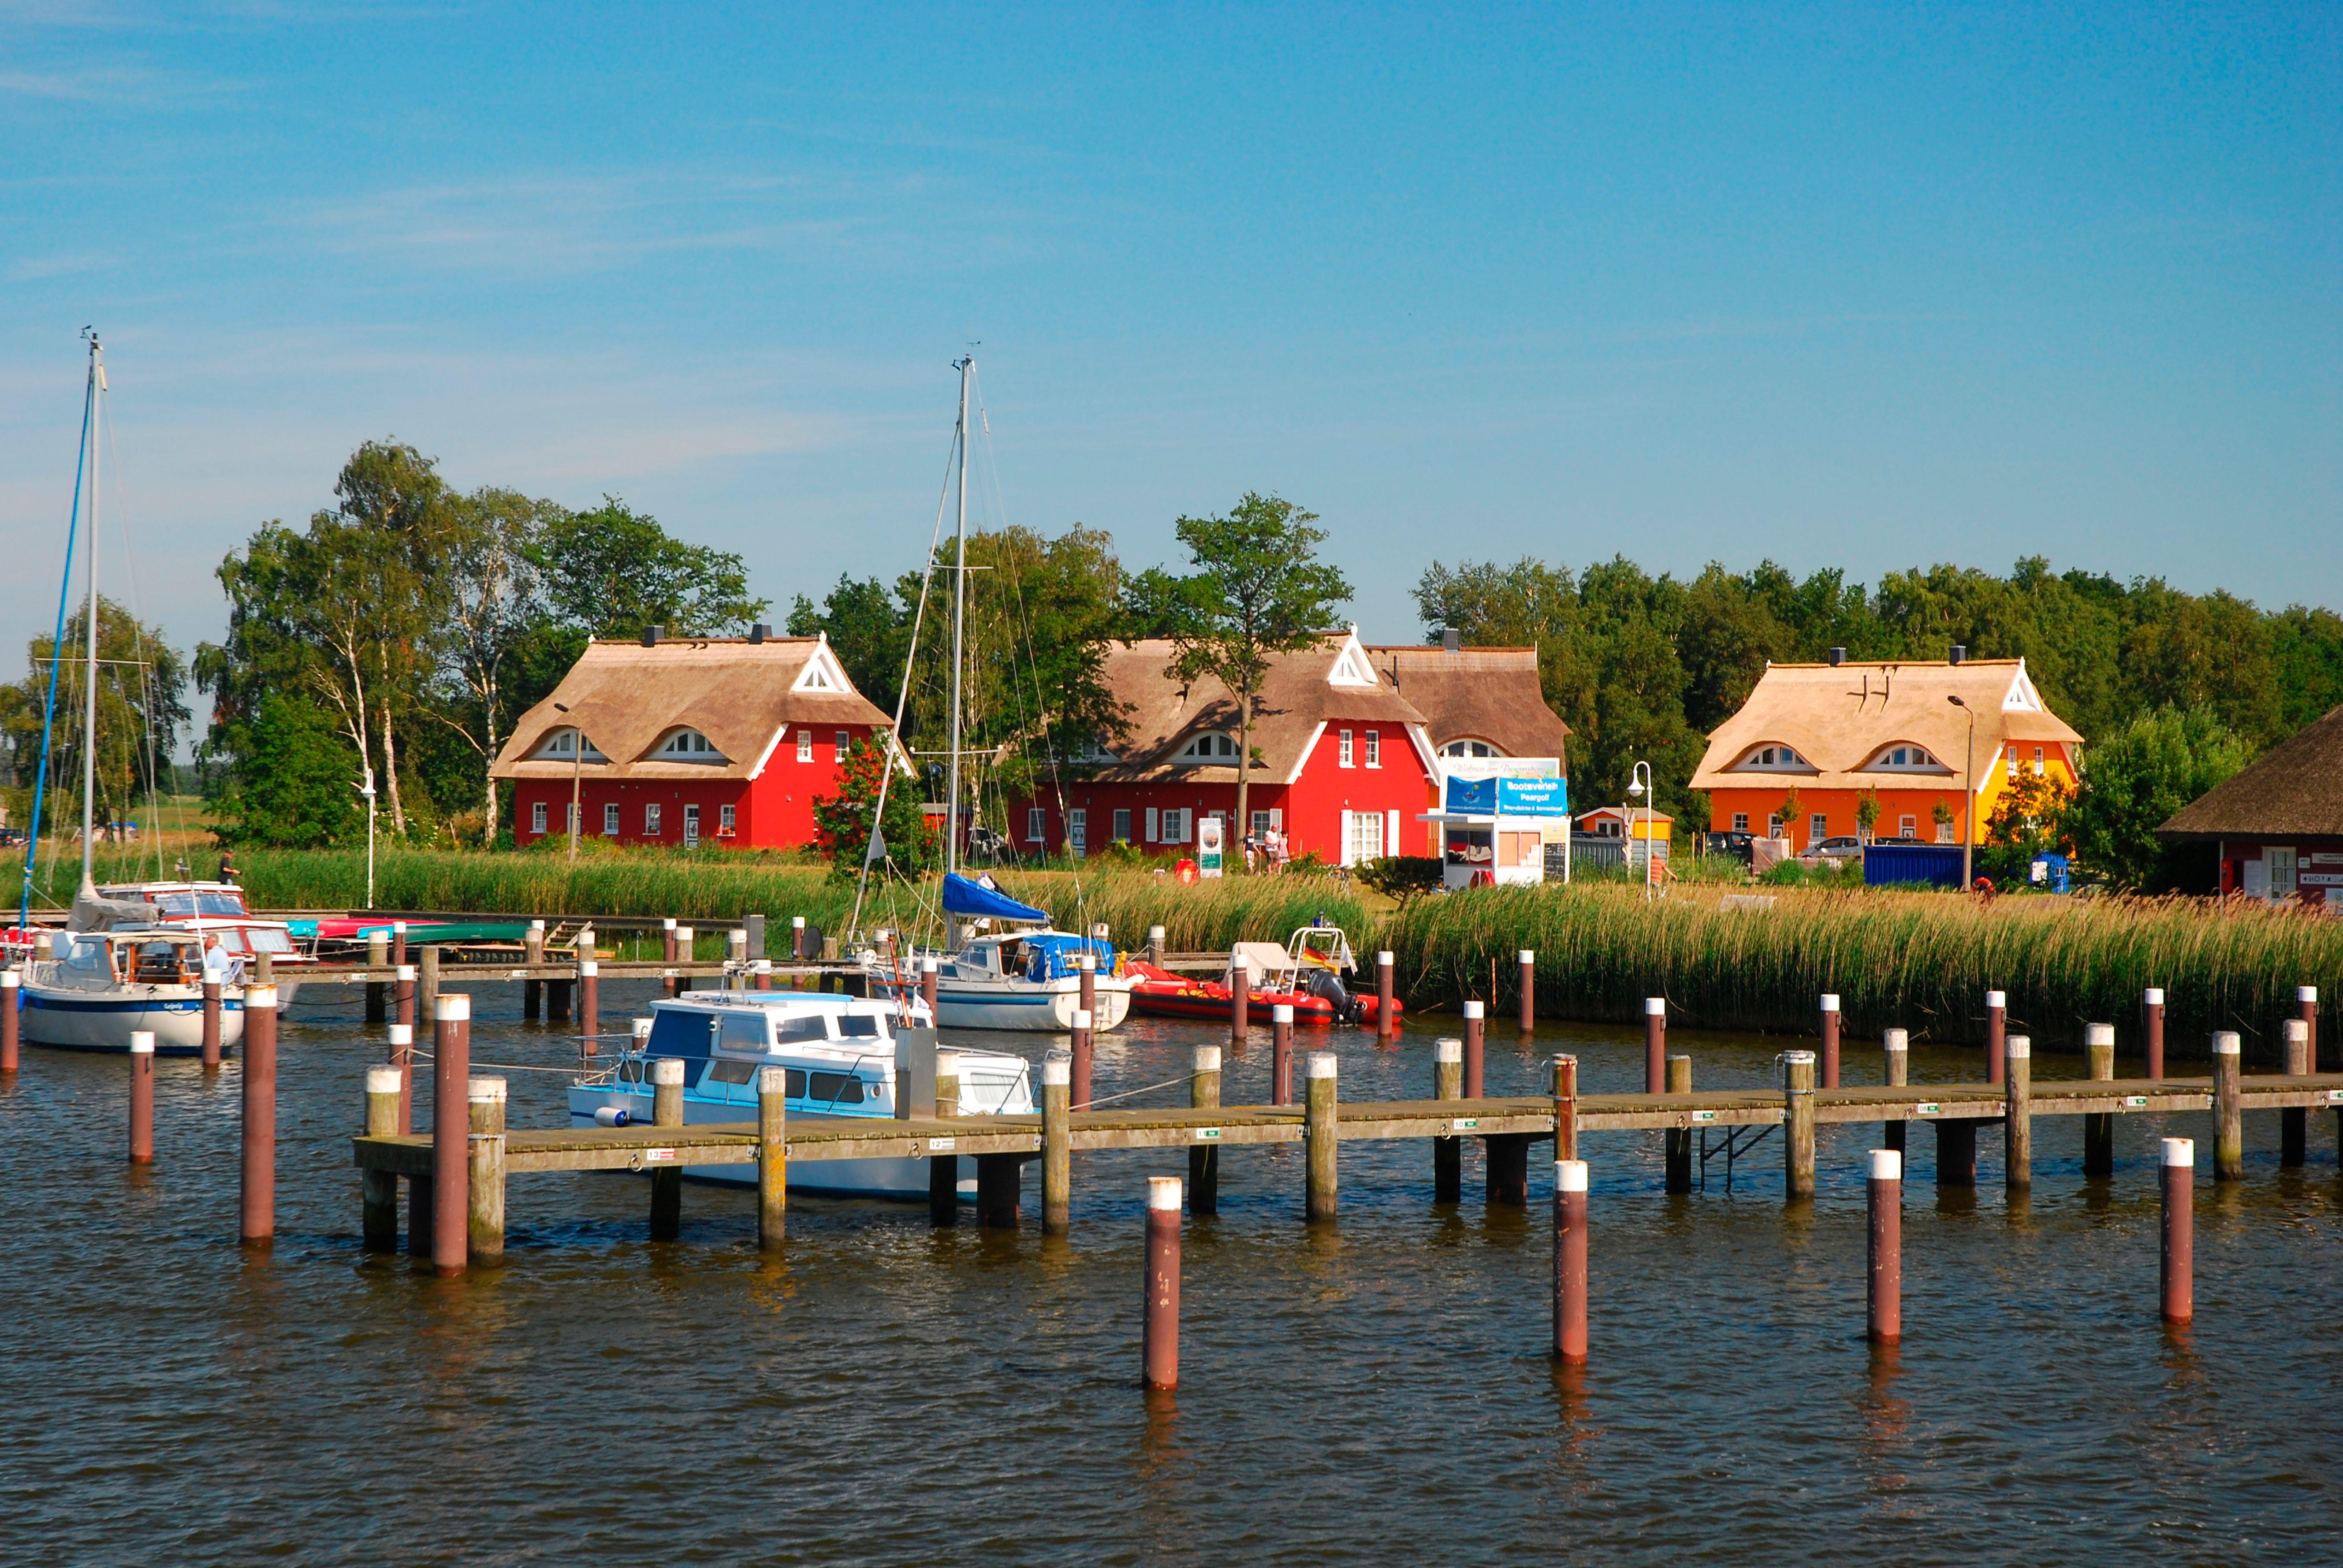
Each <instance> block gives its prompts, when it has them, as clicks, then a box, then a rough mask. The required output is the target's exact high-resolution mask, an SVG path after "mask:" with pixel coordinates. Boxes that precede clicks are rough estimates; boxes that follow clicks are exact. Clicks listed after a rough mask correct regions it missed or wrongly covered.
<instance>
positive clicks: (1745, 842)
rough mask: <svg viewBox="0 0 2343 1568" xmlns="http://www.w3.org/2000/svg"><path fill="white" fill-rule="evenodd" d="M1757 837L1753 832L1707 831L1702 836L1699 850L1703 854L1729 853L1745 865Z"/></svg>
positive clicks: (1753, 848)
mask: <svg viewBox="0 0 2343 1568" xmlns="http://www.w3.org/2000/svg"><path fill="white" fill-rule="evenodd" d="M1756 842H1757V837H1756V835H1755V834H1754V833H1708V834H1704V835H1703V837H1702V841H1701V846H1700V852H1701V853H1702V854H1704V855H1730V856H1732V857H1733V858H1734V859H1736V860H1739V861H1741V862H1742V863H1743V864H1744V865H1746V864H1747V863H1748V861H1749V857H1750V856H1751V855H1752V854H1753V853H1755V846H1756Z"/></svg>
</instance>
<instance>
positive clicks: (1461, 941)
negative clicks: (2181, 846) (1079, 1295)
mask: <svg viewBox="0 0 2343 1568" xmlns="http://www.w3.org/2000/svg"><path fill="white" fill-rule="evenodd" d="M243 859H244V863H245V868H246V885H247V887H248V888H249V890H250V891H251V894H252V897H253V899H254V900H255V901H256V903H257V904H259V905H262V906H265V907H266V908H270V909H341V908H355V907H357V906H358V905H360V904H361V903H363V902H364V900H365V898H366V857H365V856H364V854H362V853H361V854H357V855H351V854H342V853H326V854H298V853H264V852H260V851H254V852H252V853H251V854H249V855H246V856H245V857H243ZM1001 884H1002V886H1003V887H1004V888H1006V889H1007V890H1009V891H1010V892H1011V894H1012V895H1014V896H1015V897H1017V898H1020V899H1023V900H1027V901H1028V902H1031V903H1034V904H1038V905H1040V906H1041V907H1042V908H1044V909H1047V910H1049V911H1050V912H1051V916H1052V917H1054V918H1055V919H1056V920H1057V922H1058V923H1059V924H1060V925H1061V927H1064V928H1066V929H1069V930H1073V929H1079V928H1080V927H1081V926H1083V925H1086V924H1089V923H1091V922H1096V921H1104V922H1105V923H1106V925H1107V928H1108V930H1110V931H1111V933H1112V935H1113V938H1114V940H1115V942H1116V943H1117V945H1119V946H1121V947H1126V948H1129V947H1136V946H1138V945H1140V944H1141V942H1143V941H1145V940H1146V938H1147V928H1148V927H1149V926H1151V925H1161V926H1162V927H1163V928H1164V936H1165V940H1166V942H1167V943H1168V945H1170V946H1171V947H1172V948H1173V949H1175V950H1185V951H1202V950H1212V949H1219V948H1225V947H1227V946H1228V945H1229V944H1230V943H1231V942H1233V941H1238V940H1271V941H1282V940H1284V939H1285V937H1286V935H1287V933H1289V932H1290V931H1292V930H1293V928H1294V927H1296V926H1299V925H1303V924H1306V923H1308V922H1309V921H1310V920H1312V918H1313V917H1314V916H1316V915H1318V914H1320V913H1323V914H1324V915H1325V916H1326V917H1327V918H1328V919H1330V920H1333V921H1334V922H1335V923H1336V924H1339V925H1341V926H1342V928H1343V929H1344V930H1348V931H1349V932H1350V933H1351V937H1352V940H1353V942H1355V943H1356V944H1357V946H1358V948H1359V950H1360V952H1361V956H1362V957H1363V958H1364V959H1365V960H1366V961H1367V962H1369V963H1372V962H1373V958H1372V953H1373V950H1374V949H1376V948H1378V947H1388V948H1391V949H1392V950H1394V951H1395V952H1396V953H1397V955H1398V961H1399V980H1400V986H1401V990H1402V994H1403V995H1404V996H1406V997H1407V999H1408V1000H1409V1001H1410V1003H1411V1004H1412V1005H1413V1006H1415V1007H1417V1008H1425V1007H1433V1008H1437V1007H1441V1006H1445V1005H1453V1003H1455V1002H1457V1001H1459V1000H1463V999H1465V998H1467V997H1481V998H1483V999H1485V1000H1489V1001H1491V1002H1492V1003H1493V1007H1492V1011H1493V1013H1496V1014H1498V1015H1500V1016H1503V1014H1505V1013H1508V1012H1510V1010H1512V1009H1513V1006H1514V1005H1515V1004H1514V1000H1513V998H1514V995H1515V990H1514V980H1513V975H1514V956H1513V955H1514V954H1515V952H1516V951H1517V950H1520V949H1523V948H1530V949H1533V950H1535V951H1536V953H1537V955H1538V1010H1539V1012H1540V1013H1541V1014H1542V1015H1544V1016H1546V1017H1551V1018H1566V1019H1581V1020H1611V1021H1616V1022H1620V1023H1633V1022H1634V1021H1635V1020H1639V1019H1640V1018H1642V1017H1643V1011H1644V998H1645V997H1647V996H1660V995H1664V996H1666V997H1667V999H1668V1003H1669V1011H1670V1016H1671V1017H1672V1018H1673V1019H1674V1020H1675V1021H1676V1022H1677V1023H1679V1024H1680V1025H1684V1026H1686V1027H1691V1028H1718V1029H1754V1030H1780V1031H1783V1032H1785V1033H1792V1034H1811V1033H1812V1032H1813V1030H1814V1027H1815V1004H1816V998H1817V997H1818V996H1819V995H1820V994H1821V993H1822V992H1824V991H1825V990H1835V991H1836V992H1837V993H1838V995H1839V998H1840V1006H1841V1008H1842V1010H1843V1015H1844V1017H1845V1027H1846V1030H1847V1039H1848V1040H1849V1041H1850V1045H1851V1047H1852V1048H1853V1049H1857V1050H1861V1049H1867V1047H1868V1044H1869V1042H1872V1041H1875V1040H1877V1039H1878V1035H1879V1031H1880V1030H1883V1029H1885V1028H1887V1027H1889V1026H1890V1025H1901V1026H1903V1027H1904V1028H1906V1029H1909V1030H1912V1032H1913V1038H1914V1039H1916V1040H1936V1041H1976V1040H1981V1039H1982V1038H1983V1030H1984V1021H1985V1020H1984V999H1985V993H1986V990H1987V989H1988V988H1991V989H1995V990H2004V991H2006V992H2008V993H2009V1015H2010V1023H2011V1027H2012V1028H2013V1029H2019V1030H2026V1031H2027V1032H2030V1033H2032V1034H2033V1035H2034V1036H2035V1037H2036V1039H2037V1040H2040V1041H2041V1043H2042V1048H2043V1049H2044V1050H2076V1049H2079V1044H2080V1041H2081V1040H2082V1032H2083V1025H2084V1024H2085V1023H2087V1022H2091V1021H2100V1022H2113V1023H2114V1024H2115V1025H2116V1026H2117V1030H2118V1035H2117V1039H2118V1040H2120V1041H2121V1049H2122V1050H2123V1051H2124V1052H2125V1053H2126V1054H2130V1053H2133V1052H2136V1051H2137V1049H2138V1018H2139V999H2140V993H2141V991H2142V990H2145V989H2146V988H2147V987H2148V986H2151V985H2157V986H2162V987H2164V988H2165V990H2166V993H2167V1049H2168V1050H2169V1051H2170V1053H2171V1055H2172V1056H2173V1057H2174V1059H2175V1060H2202V1059H2203V1058H2204V1057H2205V1056H2206V1054H2207V1049H2206V1048H2207V1036H2208V1035H2209V1034H2210V1032H2211V1031H2212V1030H2216V1029H2234V1030H2238V1031H2239V1032H2240V1033H2242V1034H2243V1035H2244V1036H2245V1038H2246V1050H2247V1057H2248V1060H2254V1061H2257V1062H2259V1063H2262V1064H2265V1065H2267V1064H2268V1063H2269V1062H2271V1061H2273V1060H2276V1052H2277V1050H2278V1025H2279V1022H2280V1020H2282V1019H2284V1018H2287V1017H2290V1016H2292V1015H2293V1014H2294V1011H2295V1001H2294V996H2295V988H2296V987H2297V986H2298V985H2304V984H2309V985H2317V986H2318V987H2319V988H2320V992H2321V995H2322V997H2323V998H2324V999H2325V1006H2326V1008H2327V1009H2328V1019H2327V1020H2322V1032H2325V1033H2326V1034H2327V1035H2328V1038H2329V1039H2330V1040H2331V1039H2334V1038H2336V1033H2337V1031H2338V1030H2343V1010H2338V1008H2337V1006H2336V1001H2337V993H2338V990H2343V920H2328V919H2320V918H2317V917H2309V916H2304V915H2299V914H2294V913H2289V912H2284V911H2278V910H2266V909H2256V908H2247V907H2235V908H2227V909H2224V908H2219V907H2216V906H2212V905H2207V904H2205V903H2201V902H2198V901H2196V900H2113V899H2109V900H2093V901H2088V902H2075V901H2068V900H2052V899H2006V900H1999V901H1997V902H1996V903H1993V904H1990V905H1980V904H1976V903H1974V902H1971V901H1970V900H1965V899H1960V898H1955V897H1948V896H1946V895H1942V894H1926V893H1898V892H1887V891H1883V890H1870V891H1862V890H1854V891H1831V892H1825V891H1817V890H1785V891H1783V892H1782V894H1781V895H1780V896H1779V897H1778V898H1777V899H1776V900H1775V905H1774V907H1773V908H1771V909H1769V910H1726V909H1725V908H1724V907H1723V902H1722V898H1721V893H1722V891H1723V890H1720V889H1709V888H1680V889H1678V890H1676V891H1675V893H1674V896H1672V897H1670V898H1667V899H1664V900H1651V901H1648V902H1647V901H1646V900H1644V896H1643V890H1641V889H1640V888H1636V887H1628V886H1618V885H1603V884H1594V885H1582V886H1578V887H1573V888H1522V889H1515V888H1496V889H1484V890H1479V891H1476V892H1473V893H1468V894H1464V895H1462V896H1460V897H1456V898H1445V899H1443V898H1423V899H1417V900H1413V901H1412V902H1411V903H1410V904H1408V905H1407V906H1406V907H1405V908H1403V909H1401V910H1396V911H1393V912H1390V913H1384V914H1377V913H1375V912H1373V911H1372V910H1370V909H1369V908H1367V907H1366V906H1365V905H1363V903H1362V902H1361V900H1359V898H1358V897H1357V896H1356V895H1355V894H1353V892H1351V891H1349V890H1343V889H1339V888H1337V887H1336V886H1335V885H1334V884H1333V883H1332V882H1331V881H1329V880H1327V879H1322V878H1305V877H1260V878H1245V877H1235V878H1230V879H1224V880H1221V881H1215V882H1206V883H1203V884H1201V885H1199V886H1197V887H1193V888H1183V887H1181V886H1180V885H1179V884H1178V883H1176V882H1172V881H1171V880H1169V879H1164V878H1158V877H1154V876H1151V875H1149V874H1147V873H1145V872H1137V871H1124V870H1112V871H1110V870H1093V871H1089V872H1085V873H1084V874H1083V875H1082V876H1081V878H1080V879H1079V881H1078V880H1077V879H1076V878H1075V877H1074V876H1073V875H1072V874H1071V873H1069V872H1064V871H1031V872H1016V871H1011V872H1004V873H1001ZM933 900H934V883H933V882H932V881H930V883H928V884H927V885H926V886H925V887H924V888H922V889H918V890H913V889H909V888H905V887H903V886H902V885H900V884H897V885H896V886H894V887H891V888H888V889H884V890H876V891H874V893H873V895H872V898H871V900H870V902H869V903H868V904H866V906H865V908H864V912H863V921H862V923H863V924H864V926H866V927H878V926H886V925H896V926H901V927H905V928H908V929H910V930H922V929H926V930H932V929H933V924H932V914H931V911H932V910H933V908H934V902H933ZM852 902H853V890H852V889H851V888H845V887H840V886H838V885H836V884H834V883H832V882H830V880H829V879H827V877H826V875H825V874H824V872H823V870H822V869H821V868H820V867H818V866H809V865H806V864H803V863H796V862H791V861H789V860H786V859H779V858H776V859H769V860H760V859H755V858H752V857H748V856H736V855H706V856H698V857H685V856H681V855H655V854H638V853H604V854H595V855H588V856H586V857H584V858H583V859H579V860H578V863H577V864H576V865H575V866H572V865H571V864H570V863H569V861H568V860H567V859H564V858H562V857H560V856H558V855H536V854H518V855H515V854H503V855H488V854H450V853H446V852H439V851H411V850H410V851H400V852H397V853H390V854H385V855H383V856H382V857H381V858H380V859H379V860H378V861H377V867H376V894H375V903H376V907H377V908H379V909H385V910H478V911H497V912H509V913H520V914H541V915H546V916H558V915H639V916H650V917H657V916H662V915H673V916H676V917H678V918H679V919H682V920H702V921H709V922H720V921H729V920H739V918H740V917H741V916H743V915H746V914H749V913H752V912H758V911H761V912H763V913H765V914H767V915H769V916H773V917H777V918H780V919H784V920H786V919H787V918H788V917H789V916H791V915H803V916H805V917H806V918H807V919H808V920H810V921H812V922H814V923H815V924H818V925H820V927H821V928H822V929H823V930H827V931H830V932H832V933H836V932H838V931H840V930H843V929H844V927H845V925H846V921H847V915H848V912H849V910H850V907H851V905H852ZM923 917H925V918H924V919H923Z"/></svg>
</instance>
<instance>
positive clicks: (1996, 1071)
mask: <svg viewBox="0 0 2343 1568" xmlns="http://www.w3.org/2000/svg"><path fill="white" fill-rule="evenodd" d="M2008 1028H2009V996H2008V993H2007V992H2006V991H1997V990H1989V991H1987V992H1986V993H1985V1081H1986V1082H1987V1083H1999V1082H2000V1081H2001V1068H2002V1057H2001V1048H2002V1043H2003V1040H2002V1037H2003V1036H2004V1035H2005V1034H2006V1033H2007V1032H2008Z"/></svg>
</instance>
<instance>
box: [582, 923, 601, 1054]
mask: <svg viewBox="0 0 2343 1568" xmlns="http://www.w3.org/2000/svg"><path fill="white" fill-rule="evenodd" d="M589 951H590V949H589ZM601 975H602V965H601V961H600V960H598V959H580V960H578V1055H580V1056H592V1055H594V1054H596V1051H595V1046H594V1036H595V1035H597V1034H598V1033H599V1032H600V1031H601V1028H602V980H601Z"/></svg>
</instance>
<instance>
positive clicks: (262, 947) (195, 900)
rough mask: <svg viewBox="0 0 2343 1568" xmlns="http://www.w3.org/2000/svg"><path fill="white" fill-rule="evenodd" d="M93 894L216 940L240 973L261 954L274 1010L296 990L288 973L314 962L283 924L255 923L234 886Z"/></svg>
mask: <svg viewBox="0 0 2343 1568" xmlns="http://www.w3.org/2000/svg"><path fill="white" fill-rule="evenodd" d="M97 891H98V896H99V897H100V898H103V899H107V900H126V901H130V902H134V903H136V902H144V903H146V904H147V905H150V906H152V908H153V910H154V913H153V915H152V916H151V917H150V918H151V919H152V920H155V921H156V922H157V923H159V924H163V925H170V926H180V927H184V928H186V930H191V931H195V932H196V933H197V934H199V935H212V936H216V937H218V939H219V945H220V947H221V949H222V950H225V951H226V953H227V955H228V957H230V958H232V959H235V960H239V961H240V962H242V963H244V964H245V965H246V967H249V966H250V964H251V961H252V960H253V959H254V958H255V957H256V956H257V955H258V954H261V953H266V954H267V955H268V966H269V972H270V975H271V977H272V978H273V979H274V980H275V981H276V985H277V1004H278V1005H279V1006H290V1005H291V1003H292V1000H293V993H294V991H295V990H296V989H297V987H298V986H299V984H300V977H299V975H298V974H297V973H296V972H292V971H296V970H301V969H303V968H306V967H307V966H309V965H311V964H314V963H316V962H317V956H316V954H314V953H309V952H304V951H302V950H301V949H300V946H299V944H298V943H297V942H296V941H295V940H294V934H293V928H292V927H291V926H290V925H288V924H287V922H285V921H283V920H259V919H256V918H255V917H254V915H253V913H252V910H250V909H249V908H248V907H246V903H245V901H244V890H243V889H242V888H239V887H237V886H236V884H235V883H234V882H116V883H110V884H108V885H107V886H106V887H103V888H100V889H98V890H97Z"/></svg>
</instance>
